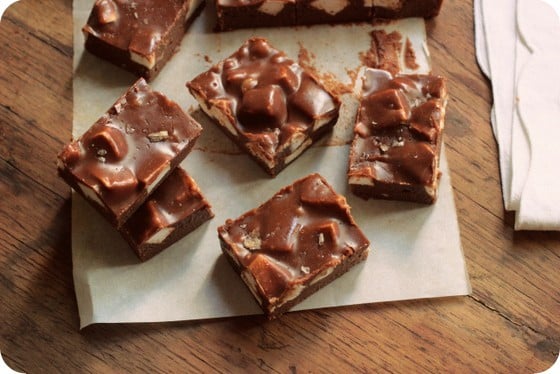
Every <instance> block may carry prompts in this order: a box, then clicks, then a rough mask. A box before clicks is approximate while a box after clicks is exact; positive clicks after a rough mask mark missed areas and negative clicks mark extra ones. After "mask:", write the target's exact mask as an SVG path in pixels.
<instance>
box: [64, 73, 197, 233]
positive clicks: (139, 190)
mask: <svg viewBox="0 0 560 374" xmlns="http://www.w3.org/2000/svg"><path fill="white" fill-rule="evenodd" d="M201 131H202V128H201V127H200V125H199V124H198V123H197V122H195V121H194V120H193V119H192V118H191V117H190V116H188V115H186V114H185V113H184V112H183V111H182V109H181V108H180V107H179V105H178V104H176V103H174V102H173V101H171V100H169V99H168V98H167V97H165V96H164V95H163V94H161V93H159V92H155V91H152V90H151V89H150V87H149V86H148V84H147V83H146V82H145V81H144V79H142V78H140V79H139V80H138V81H137V82H136V83H135V84H134V85H133V86H132V87H131V88H130V89H129V90H128V91H127V92H126V93H125V94H124V95H123V96H122V97H120V98H119V99H118V100H117V101H116V102H115V104H114V105H113V106H112V107H111V108H110V109H109V110H108V111H107V113H106V114H105V115H103V116H102V117H101V118H100V119H99V120H98V121H97V122H96V123H95V124H93V125H92V126H91V128H90V129H89V130H88V131H86V132H85V133H84V134H83V135H82V136H81V137H80V138H79V139H77V140H76V141H74V142H72V143H70V144H69V145H67V146H66V147H65V148H64V149H63V151H62V152H61V153H60V154H59V171H60V173H61V175H62V176H63V177H64V178H65V179H66V180H67V181H68V182H69V183H70V184H71V185H72V187H74V188H75V189H76V190H77V191H78V192H81V193H82V194H84V195H85V196H86V197H87V198H88V199H89V200H90V201H92V202H94V203H95V205H96V206H97V207H98V208H100V209H102V210H103V211H105V210H106V211H108V213H109V217H108V218H109V219H110V220H111V221H113V222H114V223H116V224H117V226H120V225H121V224H122V223H123V222H124V221H125V220H126V218H128V216H129V215H130V214H131V213H132V211H133V210H134V209H136V208H137V207H138V205H139V204H140V203H142V201H143V200H144V199H145V197H146V196H147V194H148V193H149V192H150V191H152V189H153V188H155V187H156V186H157V185H158V184H159V183H160V182H161V180H162V178H163V177H165V176H166V175H167V174H168V173H169V172H170V170H171V169H172V168H173V167H175V165H177V164H178V163H179V162H180V161H181V160H182V159H183V158H184V157H185V156H186V155H187V153H188V152H189V151H190V149H191V148H192V146H193V145H194V142H195V140H196V139H197V138H198V136H199V135H200V133H201Z"/></svg>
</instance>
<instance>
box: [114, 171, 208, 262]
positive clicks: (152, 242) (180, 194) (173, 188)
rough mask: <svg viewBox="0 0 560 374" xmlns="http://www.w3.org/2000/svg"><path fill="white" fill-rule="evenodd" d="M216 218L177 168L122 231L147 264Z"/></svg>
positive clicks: (206, 203) (186, 175) (139, 256)
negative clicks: (147, 261) (149, 260)
mask: <svg viewBox="0 0 560 374" xmlns="http://www.w3.org/2000/svg"><path fill="white" fill-rule="evenodd" d="M212 217H214V214H213V213H212V209H211V207H210V204H209V203H208V201H206V199H205V198H204V196H203V195H202V192H200V189H199V187H198V185H197V184H196V182H195V181H194V180H193V179H192V178H191V177H190V176H189V175H188V174H187V172H186V171H185V170H183V169H182V168H181V167H177V168H175V169H174V170H173V172H172V173H171V174H170V175H169V176H168V177H167V178H166V179H165V180H164V181H163V182H162V184H161V185H160V186H159V187H158V188H157V189H156V190H155V191H154V193H153V194H151V195H150V197H149V198H148V200H147V201H146V202H145V203H144V204H142V206H140V208H138V210H137V211H136V212H135V213H134V214H133V215H132V216H131V217H130V218H129V219H128V221H126V222H125V223H124V225H123V226H122V227H121V228H120V229H119V231H120V233H121V234H122V236H123V237H124V238H125V239H126V241H127V242H128V243H129V245H130V246H131V248H132V249H133V250H134V252H135V253H136V255H137V256H138V258H139V259H140V260H142V261H146V260H148V259H150V258H152V257H153V256H155V255H156V254H158V253H160V252H161V251H163V250H164V249H166V248H167V247H169V246H170V245H172V244H173V243H175V242H176V241H177V240H179V239H181V238H183V237H184V236H186V235H188V234H189V233H190V232H192V231H193V230H195V229H196V228H198V227H199V226H200V225H201V224H203V223H204V222H206V221H208V220H209V219H210V218H212Z"/></svg>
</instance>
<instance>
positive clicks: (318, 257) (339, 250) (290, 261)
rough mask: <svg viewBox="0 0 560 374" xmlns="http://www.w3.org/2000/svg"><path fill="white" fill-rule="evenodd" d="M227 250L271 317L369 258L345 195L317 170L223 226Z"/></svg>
mask: <svg viewBox="0 0 560 374" xmlns="http://www.w3.org/2000/svg"><path fill="white" fill-rule="evenodd" d="M218 235H219V238H220V244H221V247H222V251H223V253H224V255H225V256H226V258H227V259H228V260H229V261H230V262H231V264H232V265H233V267H234V269H235V270H236V271H237V272H238V273H239V274H240V276H241V278H242V279H243V281H244V282H245V284H246V285H247V287H248V288H249V290H250V291H251V293H252V294H253V296H254V297H255V299H256V300H257V302H258V303H259V305H260V306H261V308H262V309H263V311H264V312H265V314H266V315H267V316H268V317H269V318H270V319H272V318H276V317H278V316H279V315H281V314H282V313H285V312H286V311H288V310H289V309H290V308H292V307H293V306H294V305H296V304H298V303H299V302H300V301H302V300H303V299H305V298H306V297H308V296H309V295H311V294H313V293H314V292H315V291H317V290H319V289H320V288H322V287H323V286H325V285H327V284H329V283H330V282H332V281H333V280H335V279H336V278H338V277H340V276H341V275H342V274H343V273H345V272H346V271H348V270H349V269H350V268H351V267H352V266H354V265H356V264H357V263H359V262H361V261H363V260H365V259H366V257H367V255H368V252H369V241H368V239H367V238H366V237H365V236H364V234H363V233H362V231H361V230H360V229H359V228H358V226H357V225H356V222H354V219H353V218H352V215H351V214H350V207H349V206H348V204H347V203H346V200H345V198H344V197H343V196H340V195H338V194H337V193H336V192H335V191H334V190H333V189H332V187H331V186H330V185H329V184H328V183H327V182H326V181H325V180H324V179H323V178H322V177H321V176H320V175H318V174H311V175H309V176H307V177H305V178H303V179H300V180H298V181H296V182H294V183H293V184H292V185H290V186H287V187H285V188H283V189H282V190H280V191H279V192H278V193H276V194H275V195H274V196H273V197H272V198H271V199H270V200H268V201H267V202H265V203H264V204H262V205H261V206H259V207H258V208H256V209H254V210H251V211H249V212H247V213H245V214H243V215H242V216H241V217H239V218H237V219H235V220H227V221H226V223H225V225H223V226H221V227H219V228H218Z"/></svg>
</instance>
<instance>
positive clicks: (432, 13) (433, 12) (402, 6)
mask: <svg viewBox="0 0 560 374" xmlns="http://www.w3.org/2000/svg"><path fill="white" fill-rule="evenodd" d="M367 1H370V2H371V3H372V6H373V18H374V19H400V18H408V17H422V18H433V17H436V16H437V15H438V14H439V12H440V10H441V6H442V4H443V0H367Z"/></svg>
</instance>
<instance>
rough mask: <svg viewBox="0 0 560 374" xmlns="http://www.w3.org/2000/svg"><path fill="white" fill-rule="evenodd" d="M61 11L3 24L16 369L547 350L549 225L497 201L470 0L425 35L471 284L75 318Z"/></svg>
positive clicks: (528, 368)
mask: <svg viewBox="0 0 560 374" xmlns="http://www.w3.org/2000/svg"><path fill="white" fill-rule="evenodd" d="M39 3H40V5H39ZM71 11H72V3H71V1H68V0H66V1H55V0H44V1H41V2H37V1H31V0H23V1H20V2H18V3H16V4H15V5H13V6H12V7H11V8H10V9H9V10H8V12H7V13H6V14H5V15H4V17H3V18H2V22H1V24H0V59H1V62H2V64H1V65H0V124H1V125H0V196H2V197H1V203H0V235H1V238H2V240H1V244H0V251H1V252H0V253H1V255H0V263H1V275H0V279H1V282H0V289H1V298H2V301H1V306H0V311H1V314H0V321H1V327H0V329H1V339H0V351H1V352H2V355H3V357H4V359H5V361H6V362H7V363H8V365H9V366H11V367H12V368H13V369H15V370H18V371H25V372H27V373H35V372H65V373H74V372H96V373H99V372H112V371H119V372H121V371H122V372H144V371H146V372H186V371H203V372H208V371H226V372H230V371H240V372H259V371H278V372H292V373H295V372H308V371H312V372H349V371H358V372H366V371H390V372H405V373H410V372H436V371H445V372H467V371H468V372H503V373H511V372H528V373H529V372H538V371H543V370H545V369H547V368H548V367H550V366H551V364H552V363H553V362H554V361H555V359H556V358H557V356H558V353H559V351H560V323H559V322H560V270H559V269H560V233H558V232H557V233H550V232H514V231H513V229H512V225H513V216H512V215H511V214H509V213H506V212H504V209H503V204H502V200H501V190H500V180H499V171H498V163H497V151H496V144H495V142H494V138H493V136H492V132H491V129H490V124H489V111H490V105H491V100H492V99H491V94H490V89H489V83H488V81H487V80H485V79H484V77H483V76H482V75H481V73H480V70H479V68H478V66H477V64H476V61H475V57H474V46H473V17H472V1H470V0H469V1H465V0H447V1H446V3H445V6H444V8H443V10H442V13H441V15H440V16H439V17H438V18H437V19H436V20H434V21H431V22H429V25H428V32H429V36H430V40H429V46H430V49H431V52H432V56H433V65H434V66H435V67H436V68H435V70H436V71H437V72H438V73H441V74H444V75H446V76H447V77H448V78H449V83H450V92H451V98H450V102H449V109H448V120H447V127H446V144H447V150H448V157H449V163H450V165H451V174H452V176H451V177H452V181H453V187H454V191H455V201H456V204H457V211H458V215H459V223H460V229H461V238H462V243H463V248H464V253H465V256H466V260H467V266H468V271H469V274H470V279H471V282H472V288H473V292H472V295H470V296H467V297H456V298H446V299H435V300H419V301H409V302H395V303H383V304H372V305H362V306H356V307H345V308H336V309H329V310H317V311H308V312H298V313H290V314H288V315H285V316H284V317H282V318H281V319H279V320H277V321H274V322H266V321H265V320H264V318H261V317H247V318H230V319H225V320H218V321H202V322H182V323H162V324H129V325H94V326H91V327H88V328H86V329H85V330H83V331H78V311H77V306H76V301H75V296H74V290H73V284H72V260H71V248H70V201H69V197H70V189H69V188H68V187H67V186H66V185H65V184H64V183H63V182H62V181H61V180H60V179H59V178H58V177H57V175H56V169H55V156H56V154H57V153H58V151H59V150H60V149H61V147H62V145H63V144H64V143H66V142H67V141H68V140H69V139H70V130H71V125H72V27H71V25H72V14H71ZM553 165H554V164H551V168H552V166H553ZM551 170H552V169H551ZM434 240H437V238H434Z"/></svg>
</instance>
